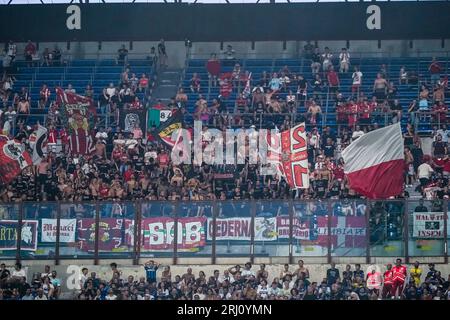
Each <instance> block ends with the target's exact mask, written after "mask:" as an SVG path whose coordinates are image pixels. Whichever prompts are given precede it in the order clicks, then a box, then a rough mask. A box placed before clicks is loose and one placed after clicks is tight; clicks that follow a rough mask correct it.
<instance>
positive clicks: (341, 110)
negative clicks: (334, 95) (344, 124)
mask: <svg viewBox="0 0 450 320" xmlns="http://www.w3.org/2000/svg"><path fill="white" fill-rule="evenodd" d="M346 109H347V106H346V105H345V104H340V105H338V106H337V108H336V112H337V118H338V120H339V121H342V120H345V119H346V114H345V113H346V111H347V110H346Z"/></svg>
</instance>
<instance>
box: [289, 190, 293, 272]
mask: <svg viewBox="0 0 450 320" xmlns="http://www.w3.org/2000/svg"><path fill="white" fill-rule="evenodd" d="M293 238H294V203H293V201H292V199H291V200H290V201H289V264H293V263H294V257H293V255H292V251H293V250H292V248H293V242H294V241H293Z"/></svg>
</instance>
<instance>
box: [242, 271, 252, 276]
mask: <svg viewBox="0 0 450 320" xmlns="http://www.w3.org/2000/svg"><path fill="white" fill-rule="evenodd" d="M241 275H242V276H243V277H249V276H254V275H255V273H254V272H253V271H252V270H243V271H242V273H241Z"/></svg>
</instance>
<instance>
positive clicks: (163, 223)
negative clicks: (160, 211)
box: [141, 217, 206, 250]
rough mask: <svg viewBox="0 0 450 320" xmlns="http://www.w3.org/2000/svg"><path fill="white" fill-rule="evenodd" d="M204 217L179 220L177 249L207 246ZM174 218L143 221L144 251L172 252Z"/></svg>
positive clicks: (146, 219)
mask: <svg viewBox="0 0 450 320" xmlns="http://www.w3.org/2000/svg"><path fill="white" fill-rule="evenodd" d="M205 222H206V218H204V217H194V218H179V219H178V224H177V232H178V237H177V238H178V240H177V249H192V248H198V247H203V246H204V245H205ZM174 224H175V221H174V219H173V218H169V217H157V218H145V219H143V220H142V236H143V239H142V240H143V241H142V246H141V247H142V249H143V250H171V249H173V240H174V235H175V233H174Z"/></svg>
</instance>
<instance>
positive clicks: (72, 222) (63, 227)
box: [41, 219, 77, 243]
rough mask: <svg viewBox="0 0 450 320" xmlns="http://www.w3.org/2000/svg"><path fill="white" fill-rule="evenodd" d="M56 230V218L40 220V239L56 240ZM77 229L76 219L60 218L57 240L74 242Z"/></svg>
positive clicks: (46, 240)
mask: <svg viewBox="0 0 450 320" xmlns="http://www.w3.org/2000/svg"><path fill="white" fill-rule="evenodd" d="M57 230H58V226H57V219H42V220H41V241H42V242H56V232H57ZM76 230H77V220H76V219H61V220H60V225H59V242H64V243H67V242H75V235H76Z"/></svg>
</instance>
